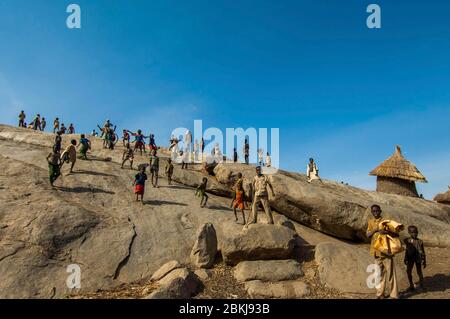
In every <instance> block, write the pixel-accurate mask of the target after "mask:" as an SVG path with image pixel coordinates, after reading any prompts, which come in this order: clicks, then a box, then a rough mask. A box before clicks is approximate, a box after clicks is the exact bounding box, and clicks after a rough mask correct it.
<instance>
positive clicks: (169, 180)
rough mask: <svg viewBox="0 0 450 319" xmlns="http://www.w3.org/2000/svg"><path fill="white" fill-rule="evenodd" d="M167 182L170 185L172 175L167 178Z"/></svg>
mask: <svg viewBox="0 0 450 319" xmlns="http://www.w3.org/2000/svg"><path fill="white" fill-rule="evenodd" d="M167 181H168V183H169V185H172V175H168V176H167Z"/></svg>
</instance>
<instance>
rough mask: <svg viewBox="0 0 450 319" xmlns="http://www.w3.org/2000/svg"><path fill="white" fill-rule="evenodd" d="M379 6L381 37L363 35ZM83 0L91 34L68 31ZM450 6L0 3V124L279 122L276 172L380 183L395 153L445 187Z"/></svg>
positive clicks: (401, 0)
mask: <svg viewBox="0 0 450 319" xmlns="http://www.w3.org/2000/svg"><path fill="white" fill-rule="evenodd" d="M373 2H375V3H378V4H379V5H380V6H381V9H382V28H381V29H379V30H369V29H368V28H367V27H366V18H367V16H368V13H366V7H367V5H368V4H370V3H373ZM70 3H77V4H79V5H80V6H81V10H82V29H81V30H69V29H68V28H67V27H66V18H67V16H68V14H67V13H66V7H67V6H68V5H69V4H70ZM449 15H450V2H448V1H441V0H434V1H411V0H409V1H406V0H397V1H372V2H370V1H359V0H346V1H343V0H329V1H301V0H297V1H197V0H191V1H143V0H134V1H126V0H99V1H94V0H72V1H63V0H53V1H46V0H32V1H30V0H3V1H0V39H1V41H0V57H1V59H0V116H1V122H3V123H11V124H14V123H15V122H16V117H17V113H18V111H20V109H25V110H26V112H27V114H28V115H29V116H31V115H32V114H35V113H37V112H40V113H41V114H43V115H44V116H46V117H47V118H48V119H53V118H54V117H55V116H59V117H60V118H61V119H62V120H63V121H64V122H65V123H66V124H68V123H70V122H73V123H75V125H76V127H77V129H78V130H79V131H80V130H82V131H86V132H89V131H91V130H92V129H93V128H94V127H95V125H96V124H97V123H98V124H101V123H102V122H103V121H104V120H105V119H106V118H110V119H111V120H112V121H113V122H115V123H117V124H118V125H119V127H120V128H122V127H126V128H130V129H137V128H142V129H143V130H144V132H149V131H151V132H154V133H155V134H156V136H157V139H158V140H159V141H160V142H162V143H165V142H166V140H167V139H168V136H169V135H170V132H171V131H172V129H173V128H175V127H180V126H183V127H192V126H193V121H194V120H195V119H201V120H203V126H204V127H218V128H221V129H223V130H225V128H227V127H233V128H237V127H243V128H248V127H255V128H272V127H275V128H280V139H281V141H280V142H281V154H280V157H281V158H280V161H281V167H282V168H285V169H289V170H293V171H304V169H305V165H306V161H307V159H308V158H309V157H311V156H312V157H315V158H316V159H317V162H318V163H319V168H320V171H321V174H322V176H323V177H325V178H331V179H335V180H338V181H341V180H342V181H345V182H348V183H350V184H352V185H355V186H360V187H364V188H367V189H373V188H374V186H375V179H374V178H373V177H369V176H368V172H369V171H370V170H371V169H373V168H374V167H375V166H376V165H378V164H379V163H380V162H381V161H382V160H384V159H385V158H387V157H388V156H390V155H391V154H392V153H393V151H394V146H395V145H396V144H399V145H401V146H402V148H403V151H404V154H405V155H406V156H407V157H408V158H409V159H410V160H411V161H412V162H414V163H415V164H416V165H417V167H418V168H419V169H420V170H421V171H422V172H423V173H424V175H426V177H427V178H428V179H429V181H430V183H429V184H424V185H422V184H420V185H419V191H420V192H422V193H423V194H424V195H425V196H426V197H428V198H430V197H432V196H433V195H434V194H436V193H437V192H442V191H445V190H446V189H447V185H448V184H450V147H449V146H450V142H449V136H450V125H449V121H450V90H449V83H450V63H449V62H450V19H449Z"/></svg>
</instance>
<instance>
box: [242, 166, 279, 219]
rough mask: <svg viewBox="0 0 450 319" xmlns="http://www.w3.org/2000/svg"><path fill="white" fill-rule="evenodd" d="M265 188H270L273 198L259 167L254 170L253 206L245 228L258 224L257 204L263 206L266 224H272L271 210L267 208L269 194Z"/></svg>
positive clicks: (269, 185) (266, 178)
mask: <svg viewBox="0 0 450 319" xmlns="http://www.w3.org/2000/svg"><path fill="white" fill-rule="evenodd" d="M267 187H270V190H271V191H272V196H275V193H274V191H273V187H272V184H271V183H270V181H269V178H268V177H267V176H266V175H263V174H262V172H261V166H258V167H257V168H256V176H255V178H254V179H253V192H254V194H253V204H252V211H251V215H250V216H249V218H248V223H247V224H246V225H245V227H247V226H248V225H250V224H256V223H257V222H258V206H259V203H261V204H262V205H263V208H264V211H265V213H266V216H267V222H268V224H273V217H272V210H271V209H270V206H269V194H268V192H267Z"/></svg>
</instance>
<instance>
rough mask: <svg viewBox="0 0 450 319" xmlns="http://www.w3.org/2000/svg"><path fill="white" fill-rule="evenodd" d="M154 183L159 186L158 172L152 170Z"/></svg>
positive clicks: (154, 185)
mask: <svg viewBox="0 0 450 319" xmlns="http://www.w3.org/2000/svg"><path fill="white" fill-rule="evenodd" d="M152 185H153V187H158V172H152Z"/></svg>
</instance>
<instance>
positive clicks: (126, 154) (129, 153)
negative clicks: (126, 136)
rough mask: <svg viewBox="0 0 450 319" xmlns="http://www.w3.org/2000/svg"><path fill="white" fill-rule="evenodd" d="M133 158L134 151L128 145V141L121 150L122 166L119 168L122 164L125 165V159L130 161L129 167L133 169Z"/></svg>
mask: <svg viewBox="0 0 450 319" xmlns="http://www.w3.org/2000/svg"><path fill="white" fill-rule="evenodd" d="M133 160H134V151H133V150H132V149H131V147H130V143H127V144H126V148H125V150H124V151H123V154H122V166H121V168H123V166H124V165H125V163H126V162H127V161H129V162H130V169H133Z"/></svg>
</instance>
